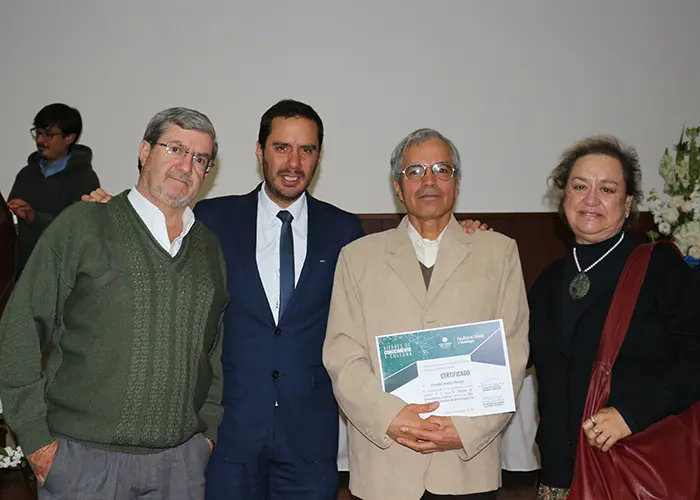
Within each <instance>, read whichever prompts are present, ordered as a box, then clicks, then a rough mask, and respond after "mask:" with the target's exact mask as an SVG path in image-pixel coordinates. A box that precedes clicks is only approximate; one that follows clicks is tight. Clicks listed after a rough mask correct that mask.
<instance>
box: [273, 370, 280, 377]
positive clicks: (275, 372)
mask: <svg viewBox="0 0 700 500" xmlns="http://www.w3.org/2000/svg"><path fill="white" fill-rule="evenodd" d="M272 378H280V372H279V371H278V370H275V371H274V372H272Z"/></svg>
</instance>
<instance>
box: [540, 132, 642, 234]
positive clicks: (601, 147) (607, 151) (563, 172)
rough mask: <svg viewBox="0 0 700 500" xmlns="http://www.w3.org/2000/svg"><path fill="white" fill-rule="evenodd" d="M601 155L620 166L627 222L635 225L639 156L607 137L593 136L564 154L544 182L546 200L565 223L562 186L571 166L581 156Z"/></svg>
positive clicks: (639, 184) (639, 193) (639, 190)
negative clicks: (627, 206) (627, 207)
mask: <svg viewBox="0 0 700 500" xmlns="http://www.w3.org/2000/svg"><path fill="white" fill-rule="evenodd" d="M588 155H604V156H609V157H611V158H615V159H616V160H617V161H619V162H620V165H621V166H622V178H623V179H624V181H625V194H626V195H627V196H631V197H632V206H631V208H630V217H629V219H628V220H629V221H630V222H635V221H636V220H637V218H638V216H639V204H640V203H641V202H642V200H643V199H644V194H643V191H642V169H641V168H640V166H639V155H638V154H637V150H636V149H634V148H633V147H632V146H628V145H626V144H623V143H622V142H621V141H620V140H619V139H618V138H617V137H614V136H611V135H596V136H592V137H587V138H585V139H583V140H581V141H579V142H577V143H576V144H574V145H573V146H571V147H569V148H567V149H566V151H564V152H563V153H562V155H561V158H560V160H559V164H558V165H557V166H556V167H555V168H554V170H552V173H551V174H550V175H549V178H548V179H547V181H548V185H549V198H550V200H552V202H553V203H554V204H556V206H557V209H558V211H559V215H560V216H561V218H562V219H563V220H564V222H567V220H566V214H565V213H564V202H565V200H566V185H567V183H568V182H569V175H570V174H571V169H572V168H573V166H574V164H575V163H576V162H577V161H578V160H579V159H581V158H583V157H584V156H588Z"/></svg>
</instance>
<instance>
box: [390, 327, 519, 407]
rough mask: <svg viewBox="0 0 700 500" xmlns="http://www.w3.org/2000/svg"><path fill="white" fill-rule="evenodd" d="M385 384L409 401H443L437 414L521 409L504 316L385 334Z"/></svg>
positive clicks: (420, 402)
mask: <svg viewBox="0 0 700 500" xmlns="http://www.w3.org/2000/svg"><path fill="white" fill-rule="evenodd" d="M376 341H377V352H378V353H379V366H380V368H381V380H382V390H384V391H385V392H388V393H391V394H394V395H395V396H398V397H399V398H401V399H403V400H404V401H406V402H407V403H418V404H423V403H430V402H433V401H439V402H440V406H439V407H438V409H437V410H435V412H434V413H433V414H434V415H439V416H444V417H452V416H467V417H478V416H482V415H493V414H495V413H506V412H514V411H515V398H514V396H513V381H512V380H511V377H510V362H509V360H508V349H507V348H506V339H505V332H504V329H503V320H501V319H496V320H490V321H482V322H479V323H469V324H464V325H456V326H448V327H443V328H435V329H432V330H418V331H414V332H404V333H394V334H391V335H380V336H378V337H377V338H376Z"/></svg>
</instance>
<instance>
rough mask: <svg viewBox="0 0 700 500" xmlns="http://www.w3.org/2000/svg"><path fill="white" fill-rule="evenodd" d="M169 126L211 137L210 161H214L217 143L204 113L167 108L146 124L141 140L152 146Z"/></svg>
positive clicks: (187, 109)
mask: <svg viewBox="0 0 700 500" xmlns="http://www.w3.org/2000/svg"><path fill="white" fill-rule="evenodd" d="M170 125H177V126H178V127H180V128H182V129H184V130H197V131H199V132H204V133H205V134H207V135H208V136H209V137H211V140H212V142H213V143H214V146H213V149H212V152H211V160H212V161H214V160H215V159H216V153H217V152H218V151H219V143H218V142H216V131H215V130H214V125H212V123H211V121H210V120H209V118H208V117H207V115H205V114H204V113H200V112H199V111H197V110H194V109H189V108H168V109H165V110H163V111H161V112H159V113H157V114H156V115H155V116H154V117H153V118H151V121H150V122H148V126H147V127H146V132H145V133H144V134H143V140H144V141H146V142H148V143H149V144H154V143H155V142H156V141H157V140H158V139H159V138H161V137H162V136H163V134H165V131H166V129H167V128H168V127H169V126H170Z"/></svg>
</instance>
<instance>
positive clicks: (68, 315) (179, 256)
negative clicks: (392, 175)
mask: <svg viewBox="0 0 700 500" xmlns="http://www.w3.org/2000/svg"><path fill="white" fill-rule="evenodd" d="M216 152H217V143H216V134H215V131H214V127H213V126H212V124H211V122H210V121H209V119H208V118H207V117H206V116H205V115H203V114H202V113H199V112H198V111H194V110H190V109H185V108H171V109H167V110H165V111H162V112H160V113H158V114H157V115H155V116H154V117H153V118H152V120H151V121H150V123H149V124H148V127H147V128H146V133H145V135H144V138H143V141H142V142H141V145H140V149H139V170H140V173H139V179H138V183H137V186H136V188H135V189H131V190H127V191H125V192H123V193H121V194H120V195H117V196H115V197H114V198H113V199H112V200H111V201H110V202H109V203H105V204H102V203H78V204H76V205H73V206H71V207H69V208H68V209H66V210H65V211H64V212H63V213H62V214H61V215H60V216H59V217H58V218H57V219H56V220H55V222H54V223H53V224H52V225H51V226H49V228H48V229H47V230H46V232H45V233H44V234H43V235H42V237H41V238H40V240H39V242H38V244H37V246H36V248H35V250H34V252H33V253H32V256H31V257H30V259H29V262H28V263H27V266H26V268H25V270H24V273H23V275H22V278H21V279H20V280H19V283H18V284H17V288H16V289H15V291H14V293H13V295H12V297H11V299H10V301H9V303H8V305H7V308H6V310H5V313H4V315H3V317H2V320H0V400H2V403H3V409H4V412H5V414H4V416H5V419H6V421H7V422H8V424H9V425H10V427H11V428H12V430H13V431H14V432H15V433H16V435H17V437H18V440H19V443H20V444H21V446H22V448H23V450H24V452H25V453H26V454H27V458H28V461H29V463H30V465H31V466H32V468H33V470H34V472H35V474H36V476H37V478H38V481H39V484H40V488H39V490H40V491H39V497H40V498H41V499H47V500H53V499H59V498H60V499H71V500H82V499H85V500H87V499H90V500H94V499H107V498H109V499H137V498H148V499H171V500H173V499H174V500H179V499H183V500H184V499H188V500H191V499H197V498H204V472H205V469H206V466H207V462H208V460H209V455H210V453H211V449H212V447H213V443H214V442H215V440H216V431H217V426H218V424H219V420H220V417H221V412H222V410H221V406H220V402H221V401H220V400H221V359H220V358H221V338H222V332H221V319H222V315H223V312H224V309H225V307H226V305H227V304H228V300H229V297H228V294H227V292H226V277H225V272H226V271H225V266H224V259H223V255H222V252H221V248H220V246H219V242H218V240H217V238H216V237H215V236H214V234H213V233H212V232H211V231H210V230H209V229H207V228H206V227H205V226H204V225H203V224H202V223H200V222H197V221H195V219H194V215H193V213H192V210H191V209H190V208H189V205H190V203H191V202H192V200H193V199H194V197H195V195H196V194H197V192H198V190H199V188H200V186H201V184H202V180H203V179H204V177H205V176H206V174H207V172H208V171H209V169H210V168H211V167H212V164H213V161H214V158H215V157H216ZM49 349H50V350H51V354H50V356H49V357H48V360H47V362H46V365H45V367H42V361H41V359H42V352H46V351H47V350H49Z"/></svg>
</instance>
